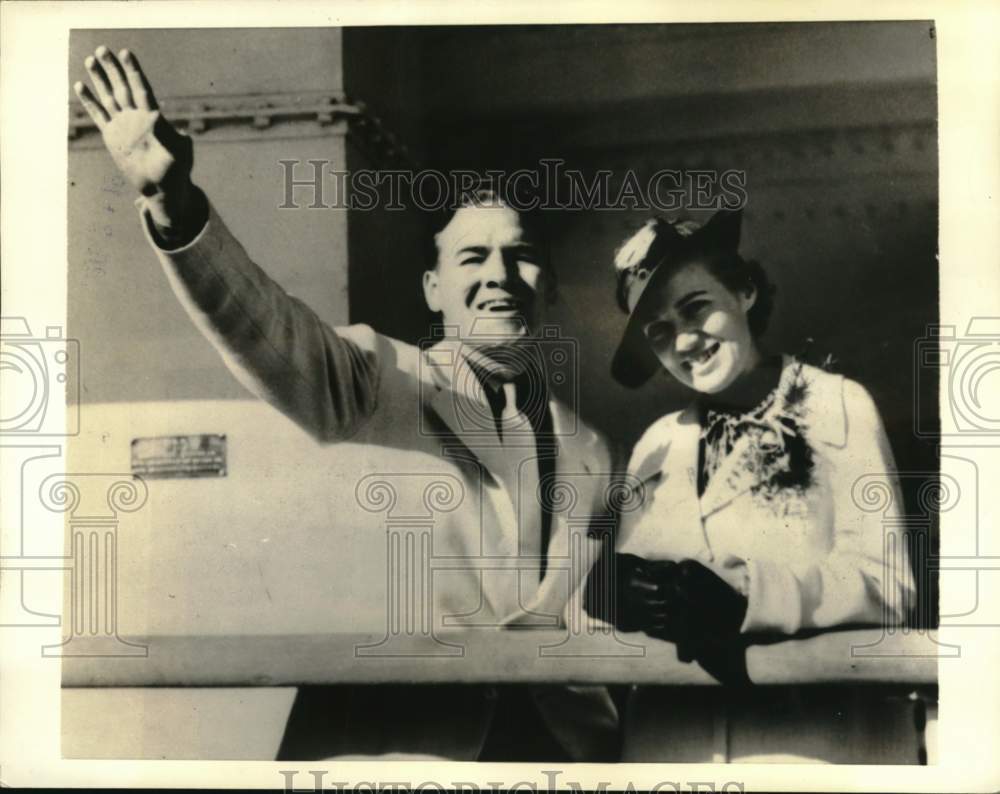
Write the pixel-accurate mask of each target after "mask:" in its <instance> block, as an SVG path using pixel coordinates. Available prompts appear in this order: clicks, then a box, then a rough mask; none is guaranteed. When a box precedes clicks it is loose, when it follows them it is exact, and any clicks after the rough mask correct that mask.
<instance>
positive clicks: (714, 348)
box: [681, 342, 719, 372]
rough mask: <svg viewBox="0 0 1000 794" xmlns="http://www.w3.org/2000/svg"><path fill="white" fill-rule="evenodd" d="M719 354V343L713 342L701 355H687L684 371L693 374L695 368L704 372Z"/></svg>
mask: <svg viewBox="0 0 1000 794" xmlns="http://www.w3.org/2000/svg"><path fill="white" fill-rule="evenodd" d="M718 352H719V343H718V342H712V343H711V344H709V345H708V346H707V347H705V349H704V350H702V352H701V353H699V354H697V355H695V356H692V355H690V354H689V355H687V356H686V357H685V358H684V361H683V363H682V364H681V366H683V367H684V369H686V370H687V371H688V372H691V371H692V370H693V369H695V368H697V369H698V370H703V369H705V365H706V364H708V363H709V362H710V361H712V360H713V359H714V358H715V354H716V353H718Z"/></svg>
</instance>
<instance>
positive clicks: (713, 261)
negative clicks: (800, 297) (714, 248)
mask: <svg viewBox="0 0 1000 794" xmlns="http://www.w3.org/2000/svg"><path fill="white" fill-rule="evenodd" d="M701 261H702V262H703V263H704V265H705V269H706V270H708V272H709V273H711V274H712V275H713V276H714V277H715V278H716V279H718V280H719V282H720V283H721V284H722V285H723V286H724V287H725V288H726V289H728V290H729V291H730V292H733V293H743V292H746V291H747V290H749V289H753V290H754V291H755V292H756V293H757V297H756V299H755V300H754V302H753V306H751V307H750V309H749V311H747V323H748V324H749V326H750V333H751V334H752V335H753V336H754V337H759V336H761V335H762V334H763V333H764V331H766V330H767V323H768V321H769V320H770V319H771V312H772V310H773V309H774V295H775V293H776V292H777V288H776V287H775V286H774V284H773V283H771V279H769V278H768V276H767V271H765V270H764V268H763V266H762V265H761V264H760V262H758V261H757V260H756V259H749V260H748V259H744V258H743V257H741V256H740V255H739V254H738V253H736V252H735V251H722V252H716V253H713V254H709V255H708V256H706V257H705V258H704V259H703V260H701ZM681 264H682V263H681Z"/></svg>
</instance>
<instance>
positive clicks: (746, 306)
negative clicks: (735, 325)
mask: <svg viewBox="0 0 1000 794" xmlns="http://www.w3.org/2000/svg"><path fill="white" fill-rule="evenodd" d="M756 302H757V288H756V287H755V286H753V285H752V284H751V285H750V286H749V287H747V288H746V289H745V290H743V292H741V293H740V306H742V307H743V313H744V314H746V313H747V312H748V311H750V309H751V308H753V305H754V304H755V303H756Z"/></svg>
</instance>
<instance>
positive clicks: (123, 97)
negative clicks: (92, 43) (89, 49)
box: [97, 45, 135, 110]
mask: <svg viewBox="0 0 1000 794" xmlns="http://www.w3.org/2000/svg"><path fill="white" fill-rule="evenodd" d="M97 60H98V62H99V63H100V64H101V66H102V67H104V73H105V74H106V75H107V76H108V80H109V81H110V83H111V95H112V96H113V97H114V98H115V101H116V102H117V103H118V107H120V108H121V109H122V110H125V109H126V108H131V107H135V103H134V102H133V101H132V92H131V91H130V90H129V87H128V81H127V80H126V79H125V72H123V71H122V65H121V64H120V63H118V59H117V58H116V57H115V54H114V53H113V52H111V50H109V49H108V48H107V47H105V46H104V45H101V46H100V47H98V48H97Z"/></svg>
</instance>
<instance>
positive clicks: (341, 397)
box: [136, 199, 382, 441]
mask: <svg viewBox="0 0 1000 794" xmlns="http://www.w3.org/2000/svg"><path fill="white" fill-rule="evenodd" d="M136 204H137V206H138V207H139V209H140V212H141V215H142V220H143V230H144V231H145V233H146V236H147V238H148V240H149V242H150V244H151V245H152V247H153V250H154V251H155V252H156V254H157V256H158V258H159V260H160V263H161V264H162V266H163V270H164V272H165V273H166V275H167V280H168V281H169V282H170V286H171V288H172V289H173V291H174V294H175V295H176V296H177V298H178V300H179V301H180V302H181V305H182V306H183V307H184V309H185V310H186V311H187V313H188V315H189V316H190V317H191V320H192V321H193V322H194V324H195V326H196V327H197V328H198V330H200V331H201V332H202V334H204V335H205V337H206V338H207V339H208V340H209V341H210V342H211V343H212V344H213V345H214V346H215V348H216V349H217V350H218V351H219V353H220V354H221V356H222V358H223V360H224V361H225V363H226V366H227V367H228V368H229V369H230V371H232V373H233V374H234V375H235V376H236V378H237V379H238V380H239V381H240V382H241V383H242V384H243V385H244V386H246V387H247V388H248V389H250V391H252V392H253V393H254V394H256V395H257V396H259V397H261V398H262V399H264V400H266V401H267V402H269V403H271V404H272V405H274V406H275V407H276V408H278V410H280V411H281V412H282V413H284V414H285V415H287V416H288V417H289V418H290V419H292V420H293V421H294V422H295V423H296V424H298V425H299V426H300V427H302V428H303V429H304V430H305V431H306V432H308V433H309V434H310V435H312V436H313V437H314V438H316V439H318V440H320V441H338V440H342V439H345V438H349V437H350V436H352V435H353V434H354V433H355V432H356V431H357V430H358V429H359V428H360V427H361V425H362V424H363V423H364V421H365V420H366V419H367V418H368V417H370V416H371V414H372V413H373V411H374V409H375V405H376V400H377V396H378V386H379V355H378V352H379V347H380V344H381V341H382V340H381V339H380V338H379V337H378V335H377V334H376V333H375V332H374V331H373V330H372V329H371V328H369V327H367V326H351V327H347V328H342V329H338V330H337V331H334V329H332V328H331V327H330V326H329V325H327V324H326V323H324V322H323V321H322V320H321V319H320V318H319V317H318V316H317V315H316V313H315V312H314V311H313V310H312V309H310V308H309V307H308V306H306V304H304V303H303V302H302V301H300V300H298V299H297V298H295V297H293V296H291V295H289V294H288V293H286V292H285V291H284V290H283V289H282V288H281V287H280V286H279V285H278V284H277V283H275V282H274V281H273V280H272V279H271V278H270V277H269V276H268V275H267V274H266V273H265V272H264V271H263V270H261V268H259V267H258V266H257V265H256V264H254V263H253V262H252V261H251V260H250V257H249V256H248V255H247V253H246V251H245V250H244V248H243V246H242V245H240V243H239V242H238V241H237V240H236V239H235V237H233V235H232V233H231V232H230V231H229V230H228V229H227V228H226V226H225V224H224V223H223V222H222V220H221V219H220V218H219V216H218V215H217V214H216V212H215V209H214V208H213V207H211V206H210V207H209V218H208V222H207V224H206V225H205V227H204V228H203V229H202V231H201V232H200V234H199V235H198V236H197V237H196V238H195V239H194V240H193V241H192V242H191V243H189V244H188V245H185V246H183V247H182V248H179V249H176V250H165V249H164V247H162V245H161V242H160V238H159V237H158V235H157V233H156V229H155V227H154V225H153V223H152V220H151V218H150V216H149V212H148V211H147V210H146V209H145V206H144V204H143V200H142V199H140V200H139V201H138V202H136Z"/></svg>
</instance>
